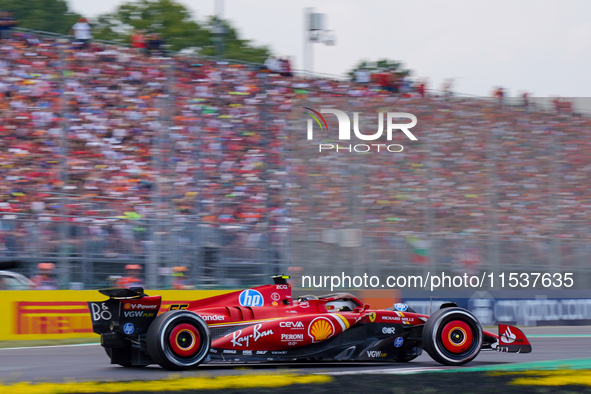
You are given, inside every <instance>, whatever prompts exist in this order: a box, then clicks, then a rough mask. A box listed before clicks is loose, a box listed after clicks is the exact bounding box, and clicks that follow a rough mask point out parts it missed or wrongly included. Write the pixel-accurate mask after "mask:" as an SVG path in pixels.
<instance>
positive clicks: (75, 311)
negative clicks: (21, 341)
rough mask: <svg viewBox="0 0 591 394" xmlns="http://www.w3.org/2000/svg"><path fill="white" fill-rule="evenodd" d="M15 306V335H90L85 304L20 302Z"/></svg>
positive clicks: (89, 324) (89, 322)
mask: <svg viewBox="0 0 591 394" xmlns="http://www.w3.org/2000/svg"><path fill="white" fill-rule="evenodd" d="M15 304H16V308H15V312H14V313H15V316H14V317H15V319H14V322H15V327H14V333H15V334H19V335H24V334H71V333H77V334H78V333H92V322H91V320H90V316H89V312H88V306H87V304H86V302H78V301H47V302H43V301H39V302H30V301H21V302H16V303H15Z"/></svg>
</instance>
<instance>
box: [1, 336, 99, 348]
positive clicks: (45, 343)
mask: <svg viewBox="0 0 591 394" xmlns="http://www.w3.org/2000/svg"><path fill="white" fill-rule="evenodd" d="M100 342H101V340H100V338H98V337H97V338H69V339H40V340H34V341H0V349H4V348H11V347H31V346H56V345H75V344H80V343H100Z"/></svg>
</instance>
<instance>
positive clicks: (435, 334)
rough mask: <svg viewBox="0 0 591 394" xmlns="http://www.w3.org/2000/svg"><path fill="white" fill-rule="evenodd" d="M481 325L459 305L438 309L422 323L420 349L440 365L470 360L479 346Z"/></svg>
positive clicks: (463, 362) (476, 354)
mask: <svg viewBox="0 0 591 394" xmlns="http://www.w3.org/2000/svg"><path fill="white" fill-rule="evenodd" d="M483 338H484V335H483V333H482V326H481V325H480V322H479V321H478V319H477V318H476V316H474V315H473V314H472V313H471V312H470V311H468V310H466V309H463V308H443V309H439V310H438V311H436V312H435V313H433V314H432V315H431V316H429V319H428V320H427V322H426V323H425V326H424V327H423V349H425V351H426V352H427V353H428V354H429V356H431V358H432V359H433V360H435V361H437V362H438V363H440V364H444V365H463V364H466V363H469V362H470V361H472V360H473V359H474V358H475V357H476V356H478V353H480V349H481V348H482V340H483Z"/></svg>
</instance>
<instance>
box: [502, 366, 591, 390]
mask: <svg viewBox="0 0 591 394" xmlns="http://www.w3.org/2000/svg"><path fill="white" fill-rule="evenodd" d="M519 374H520V375H525V376H521V377H519V378H516V379H514V380H512V381H511V384H513V385H517V386H568V385H577V386H579V385H580V386H591V370H589V369H585V370H581V369H578V370H571V369H567V370H558V371H524V372H521V373H519ZM497 375H499V374H497Z"/></svg>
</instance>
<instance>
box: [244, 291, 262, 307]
mask: <svg viewBox="0 0 591 394" xmlns="http://www.w3.org/2000/svg"><path fill="white" fill-rule="evenodd" d="M238 302H240V305H242V306H263V304H264V302H265V300H264V299H263V295H262V294H261V293H260V292H259V291H258V290H254V289H248V290H244V291H243V292H242V293H240V296H239V297H238Z"/></svg>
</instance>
